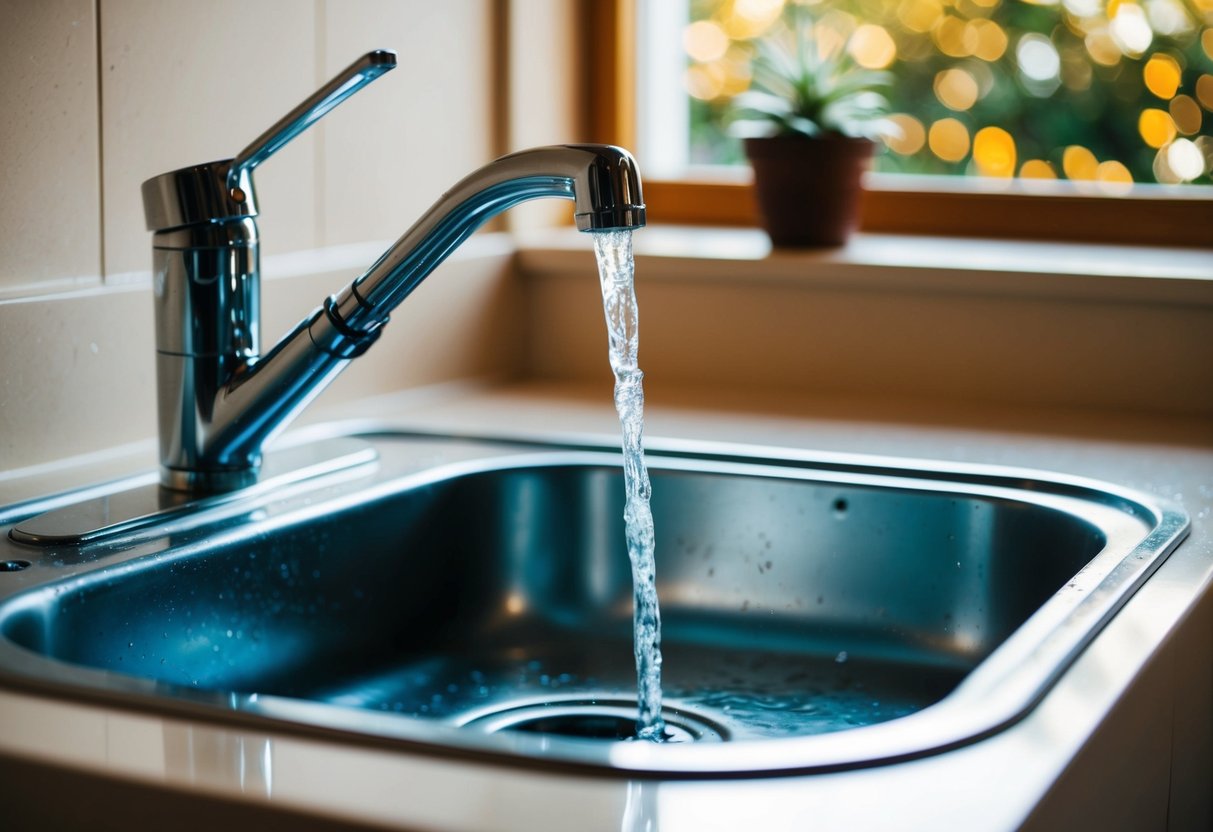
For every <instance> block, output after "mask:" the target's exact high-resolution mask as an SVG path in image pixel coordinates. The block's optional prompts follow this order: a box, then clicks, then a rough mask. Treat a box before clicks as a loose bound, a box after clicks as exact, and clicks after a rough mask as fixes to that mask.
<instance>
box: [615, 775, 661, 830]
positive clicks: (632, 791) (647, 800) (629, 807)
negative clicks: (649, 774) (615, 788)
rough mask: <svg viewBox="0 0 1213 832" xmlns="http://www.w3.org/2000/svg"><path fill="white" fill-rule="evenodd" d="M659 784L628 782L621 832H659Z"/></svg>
mask: <svg viewBox="0 0 1213 832" xmlns="http://www.w3.org/2000/svg"><path fill="white" fill-rule="evenodd" d="M657 830H658V826H657V783H645V782H643V781H641V780H629V781H628V796H627V803H625V804H624V807H623V821H622V822H621V823H620V824H619V832H657Z"/></svg>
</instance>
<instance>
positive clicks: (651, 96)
mask: <svg viewBox="0 0 1213 832" xmlns="http://www.w3.org/2000/svg"><path fill="white" fill-rule="evenodd" d="M793 6H795V7H796V8H793ZM638 8H639V19H638V22H639V26H638V31H639V41H638V52H639V55H638V60H639V62H640V72H639V73H638V78H639V79H640V81H639V83H638V88H637V101H638V107H639V113H640V119H639V125H638V126H639V143H640V148H641V151H642V152H643V153H644V154H645V159H646V164H647V165H648V166H649V167H650V168H651V169H652V170H653V172H654V173H655V174H656V175H657V176H662V177H673V178H676V177H682V176H686V174H687V170H688V168H693V167H695V166H704V165H706V166H720V165H730V164H739V163H741V162H743V161H744V157H743V154H742V151H741V147H740V141H739V140H738V139H737V138H736V137H735V136H733V135H731V134H730V132H731V131H730V108H729V102H730V100H731V99H732V98H733V97H734V96H736V95H737V94H738V93H741V92H744V91H746V90H747V89H749V88H750V86H751V83H752V77H751V76H752V66H753V63H752V59H753V57H754V55H755V52H756V49H757V48H758V47H757V44H758V42H759V41H760V40H761V39H763V38H769V37H772V36H774V35H777V34H778V33H779V32H780V31H781V27H784V30H785V31H786V27H787V26H788V25H789V21H790V19H793V18H794V19H796V20H799V21H800V22H801V23H802V24H805V25H807V26H808V27H809V31H810V32H811V34H812V35H813V37H814V40H815V43H816V46H815V48H816V49H817V50H818V52H819V53H821V54H825V55H831V54H832V55H835V56H838V57H840V58H843V59H845V60H847V61H849V62H852V63H853V64H855V65H858V67H860V68H867V69H871V70H880V71H884V72H887V73H888V74H889V76H890V83H889V84H888V85H887V86H886V87H885V88H884V94H885V96H886V98H887V99H888V102H889V112H890V119H889V120H890V122H891V123H892V125H894V127H893V129H892V130H891V131H890V135H889V137H888V138H887V139H886V144H887V146H888V148H887V150H886V152H883V153H881V154H879V156H878V159H877V161H876V168H877V170H882V171H888V172H896V173H911V174H969V175H979V176H986V177H1019V178H1021V179H1025V180H1033V181H1035V180H1041V179H1061V180H1073V181H1076V182H1078V183H1079V184H1080V186H1081V187H1083V188H1086V189H1089V190H1091V191H1093V192H1098V193H1109V194H1115V193H1118V192H1120V191H1123V190H1126V189H1127V188H1128V187H1129V186H1130V183H1163V184H1181V183H1197V184H1209V182H1210V173H1209V172H1210V170H1211V169H1213V0H1032V2H1028V0H816V1H815V2H813V1H812V0H641V1H640V3H639V7H638ZM806 20H807V24H806ZM1026 184H1029V183H1025V185H1026Z"/></svg>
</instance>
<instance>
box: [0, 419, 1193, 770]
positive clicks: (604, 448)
mask: <svg viewBox="0 0 1213 832" xmlns="http://www.w3.org/2000/svg"><path fill="white" fill-rule="evenodd" d="M356 433H357V435H362V436H365V437H368V438H381V439H385V440H390V441H396V440H405V441H407V440H410V439H424V440H427V441H428V440H434V439H440V440H449V441H452V442H472V443H480V442H484V443H489V444H487V445H486V449H488V450H494V451H497V452H498V453H497V454H496V455H495V456H494V455H489V456H486V457H482V458H479V459H477V460H474V461H471V462H468V461H463V462H452V463H449V464H447V465H439V466H437V467H427V468H422V469H419V472H415V473H416V474H417V475H418V476H422V477H425V476H429V477H431V478H434V479H446V478H448V477H452V476H458V475H460V474H468V473H474V472H480V471H492V470H498V469H506V468H526V467H534V466H538V465H540V464H570V461H571V462H572V463H573V464H594V465H598V464H601V463H602V462H604V461H609V462H610V463H612V464H614V465H615V466H617V465H618V459H619V454H618V451H617V450H613V449H612V446H611V445H610V444H609V443H608V442H606V441H574V442H567V441H556V442H552V441H544V440H535V439H530V438H523V439H518V438H510V437H466V436H451V435H449V434H436V433H418V432H405V431H396V430H390V431H385V430H382V429H364V430H361V431H357V432H356ZM344 435H354V432H351V431H346V432H345V433H344ZM647 451H648V454H649V457H650V464H651V465H652V466H653V467H654V468H664V469H674V470H691V471H695V470H708V471H712V472H720V471H721V470H722V466H723V468H724V469H727V471H728V472H730V473H742V474H750V475H765V476H774V477H778V478H781V479H788V478H793V479H806V480H813V481H827V482H828V481H842V482H846V483H850V484H855V483H856V482H857V481H863V482H865V483H871V484H876V485H896V486H900V487H910V488H912V489H913V490H927V491H943V492H947V493H960V494H965V495H966V496H967V495H972V494H977V495H985V496H998V497H1000V498H1006V497H1012V498H1013V499H1015V500H1017V501H1021V502H1028V503H1033V504H1037V505H1046V506H1049V507H1051V508H1061V509H1062V510H1067V511H1069V513H1076V512H1074V511H1070V509H1069V508H1067V507H1070V508H1073V507H1075V506H1077V505H1079V504H1081V505H1084V506H1086V505H1088V504H1092V505H1095V506H1098V507H1099V511H1100V512H1104V513H1109V514H1108V516H1110V517H1118V516H1123V517H1125V518H1130V519H1133V520H1134V521H1135V522H1136V523H1137V524H1138V525H1140V526H1141V527H1142V528H1143V530H1144V532H1145V533H1144V535H1143V536H1142V538H1141V539H1140V540H1139V541H1137V542H1135V543H1133V545H1131V546H1130V545H1128V544H1127V543H1125V542H1124V541H1120V544H1119V546H1117V545H1116V541H1114V539H1113V537H1114V536H1109V541H1108V544H1107V545H1106V546H1105V547H1104V549H1103V550H1102V551H1101V552H1099V553H1098V554H1097V555H1096V556H1095V557H1094V558H1092V560H1091V561H1090V562H1089V563H1088V565H1087V566H1086V567H1084V568H1083V569H1082V570H1081V571H1080V572H1079V573H1078V574H1077V575H1075V576H1074V577H1073V578H1072V579H1071V581H1070V582H1068V583H1067V585H1066V586H1064V587H1063V588H1062V589H1061V590H1059V591H1058V592H1057V593H1055V594H1054V595H1053V596H1052V597H1050V598H1049V600H1048V601H1047V602H1046V603H1045V604H1044V605H1042V606H1041V607H1040V608H1039V609H1037V610H1036V611H1035V612H1033V613H1032V614H1031V616H1029V618H1028V619H1027V621H1025V622H1024V623H1023V625H1021V626H1020V627H1018V628H1017V629H1016V630H1015V631H1014V632H1013V633H1012V634H1011V635H1010V636H1009V637H1008V638H1007V639H1006V640H1004V641H1003V642H1002V643H1000V644H998V645H997V647H996V648H995V649H994V651H993V652H992V653H991V654H990V655H989V656H987V657H986V658H985V659H984V660H982V661H981V662H980V663H979V664H978V665H977V667H976V668H974V670H973V671H972V672H971V673H970V674H969V676H967V677H966V678H965V679H964V680H963V681H962V682H961V684H960V685H959V686H958V687H957V688H956V689H954V690H953V691H952V692H951V693H949V694H948V695H947V696H946V697H944V699H943V700H941V701H940V702H938V703H936V704H935V705H931V706H928V707H927V708H924V709H922V710H920V711H918V712H916V713H914V714H911V715H908V716H905V717H901V718H898V719H895V720H892V721H890V722H884V723H879V724H875V725H869V726H864V727H858V728H852V729H848V730H845V731H841V732H837V733H832V734H822V735H816V736H808V737H796V738H785V739H770V740H762V741H752V740H751V741H747V740H740V741H730V742H728V743H722V744H712V745H708V744H703V745H684V746H677V745H653V744H650V743H638V742H602V741H587V740H579V739H575V738H569V737H546V736H535V735H528V734H524V733H519V732H508V733H499V734H484V733H475V732H470V731H467V730H465V729H461V728H456V727H449V726H446V725H441V724H437V723H433V722H426V721H422V720H415V719H410V718H408V717H401V716H398V715H394V714H379V713H376V712H372V711H364V710H356V709H352V708H344V707H341V706H336V705H330V704H326V703H319V702H310V701H306V700H296V699H288V698H285V697H277V696H266V695H258V694H230V693H216V692H210V691H197V690H191V689H188V688H178V687H177V686H174V685H169V684H167V683H163V682H156V681H154V680H151V679H146V678H142V677H134V676H122V675H120V674H116V673H110V672H107V671H103V670H96V669H92V668H87V667H83V666H77V665H72V664H69V663H66V662H61V661H58V660H54V659H50V658H47V657H45V656H41V655H38V654H36V653H33V652H32V651H27V650H25V649H24V648H21V647H18V646H17V645H15V644H13V643H12V642H10V641H9V640H8V639H0V679H3V680H4V682H5V683H12V684H14V685H16V686H18V687H23V688H33V689H35V690H38V691H39V692H44V693H51V694H53V695H56V696H63V697H67V698H71V699H80V698H84V699H94V700H95V699H97V698H100V699H102V700H103V701H105V702H107V703H109V704H121V705H123V706H124V707H133V708H135V709H138V710H146V709H148V708H149V707H150V708H151V709H152V710H156V711H161V712H164V711H168V712H170V713H178V714H183V715H189V716H191V717H202V718H206V719H210V720H217V721H219V722H224V723H231V722H232V721H236V722H240V723H249V722H251V724H254V725H257V726H259V727H261V728H262V729H264V728H266V726H267V724H272V725H273V726H274V727H277V728H287V729H289V730H296V731H304V732H306V733H315V732H320V733H322V734H325V735H329V736H332V735H334V734H335V735H339V736H341V737H343V738H346V739H351V738H353V739H357V740H359V741H362V742H370V743H374V744H381V743H384V742H386V743H389V744H392V745H398V744H399V743H405V744H407V745H409V746H417V747H423V748H425V749H426V750H428V751H429V752H432V753H439V754H442V753H454V754H458V755H460V756H466V755H468V754H472V755H475V756H478V757H486V756H487V757H488V758H506V759H509V760H511V761H513V762H519V761H522V762H524V763H530V764H537V765H557V766H560V767H567V766H568V765H570V764H573V765H577V766H580V767H589V768H591V769H595V770H598V771H604V772H608V773H609V772H614V773H617V774H625V775H635V774H637V773H649V774H660V775H662V776H672V777H676V776H690V777H697V776H724V775H728V776H746V775H758V774H769V773H773V772H783V773H791V772H808V771H828V770H839V769H848V768H855V767H865V766H872V765H880V764H885V763H889V762H895V761H898V760H902V759H909V758H913V757H919V756H924V755H927V754H933V753H937V752H939V751H942V750H946V749H947V748H952V747H956V746H959V745H963V744H967V743H970V742H973V741H976V740H979V739H981V738H982V737H984V736H988V735H990V734H993V733H996V732H998V731H1000V730H1002V729H1004V728H1006V727H1007V726H1009V725H1011V724H1013V723H1014V722H1016V721H1018V720H1019V719H1020V718H1022V717H1023V716H1024V715H1026V714H1027V713H1028V712H1029V711H1030V710H1031V708H1032V706H1033V705H1034V704H1035V703H1036V702H1037V701H1039V699H1040V698H1041V697H1042V696H1043V695H1044V694H1045V693H1047V691H1048V690H1049V688H1050V687H1051V686H1052V685H1053V683H1054V682H1056V680H1057V679H1058V678H1059V677H1060V676H1061V675H1062V674H1063V673H1064V672H1065V670H1066V668H1068V666H1069V665H1070V664H1071V663H1072V662H1073V660H1074V658H1075V657H1076V656H1077V655H1078V653H1079V652H1081V650H1082V649H1083V647H1085V646H1086V644H1087V643H1088V642H1089V641H1090V640H1091V639H1093V638H1094V637H1095V636H1096V635H1098V633H1099V632H1100V630H1101V629H1102V628H1103V626H1104V625H1105V624H1106V623H1107V621H1108V620H1110V619H1111V617H1112V616H1113V615H1115V613H1116V612H1117V610H1119V608H1120V606H1122V605H1123V604H1124V603H1125V602H1126V601H1127V600H1128V598H1129V597H1131V595H1132V594H1133V592H1135V591H1136V589H1137V588H1138V587H1140V585H1141V584H1142V583H1144V581H1145V580H1147V579H1148V578H1149V576H1150V575H1151V574H1152V573H1153V571H1154V569H1156V568H1157V567H1158V566H1159V565H1161V563H1162V562H1163V561H1164V560H1165V558H1166V556H1167V555H1169V554H1170V552H1171V551H1173V550H1174V548H1175V547H1176V546H1178V545H1179V543H1180V542H1182V540H1183V539H1184V537H1185V536H1186V534H1187V531H1188V527H1189V522H1188V517H1187V514H1186V513H1185V512H1184V511H1183V510H1182V508H1180V507H1179V506H1177V505H1175V504H1173V503H1170V502H1169V501H1166V500H1163V499H1158V498H1153V497H1149V496H1146V495H1142V494H1138V493H1136V492H1133V491H1131V490H1129V489H1124V488H1121V487H1119V486H1115V485H1111V484H1108V483H1102V482H1099V481H1096V480H1092V479H1086V478H1080V477H1071V476H1067V475H1062V474H1054V473H1050V472H1043V471H1036V470H1029V469H1020V468H1011V467H1004V466H993V465H980V464H972V463H963V464H962V463H946V462H935V461H925V460H908V459H894V458H888V457H874V456H864V455H858V454H838V453H819V452H814V451H801V450H793V449H783V448H771V447H764V446H753V445H744V446H743V445H733V444H724V443H709V442H698V441H685V440H660V441H650V442H649V443H647ZM857 477H858V480H857V479H856V478H857ZM385 481H386V482H387V483H397V484H398V483H399V481H400V476H399V475H393V476H389V477H387V478H386V480H385ZM368 488H369V489H370V491H373V490H374V488H375V487H374V486H370V487H368V486H365V485H361V486H359V485H354V484H350V486H349V489H350V490H351V492H352V493H353V494H364V493H370V492H369V491H368ZM94 490H95V489H94ZM1080 516H1081V514H1080ZM0 522H3V523H11V522H13V520H12V519H11V518H6V517H5V512H4V511H3V510H0ZM81 548H87V547H81ZM106 548H110V549H114V548H116V546H115V545H109V546H107V547H106ZM133 550H134V551H135V552H136V554H133V555H130V558H131V559H135V558H140V559H141V558H142V557H143V555H140V554H138V550H139V547H138V546H137V545H136V546H134V547H133ZM21 551H23V552H28V551H31V550H29V549H28V548H27V547H21ZM34 551H36V550H34ZM174 551H176V550H170V551H169V552H166V553H164V554H168V555H171V554H173V552H174ZM123 554H124V551H123V550H121V549H120V548H118V549H117V551H116V552H114V553H113V554H112V555H111V557H114V558H116V560H114V561H113V562H110V561H109V560H107V559H104V558H103V559H102V561H101V562H99V563H94V564H91V565H87V564H86V565H81V566H80V568H79V570H78V572H77V573H76V574H74V575H72V576H61V577H58V578H53V579H51V580H42V581H37V582H34V581H32V580H29V577H32V576H27V578H26V580H23V581H20V583H28V584H29V585H28V586H25V587H22V588H20V589H18V590H16V591H8V590H6V589H5V588H4V587H3V584H0V625H3V624H4V623H5V622H6V621H7V620H8V619H9V617H10V616H11V615H13V614H14V612H16V611H18V610H20V609H21V607H22V606H23V605H24V604H26V603H33V602H34V600H35V598H36V597H37V596H38V594H39V593H44V592H46V591H47V589H48V587H49V586H50V585H52V584H53V585H56V586H60V587H61V586H64V585H65V584H67V583H71V582H73V581H76V580H87V579H89V577H90V576H93V578H94V579H95V576H96V574H98V573H99V571H100V570H108V569H113V568H114V567H116V566H117V567H119V568H120V564H121V563H122V562H123V561H125V560H126V558H124V557H123V556H122V555H123ZM659 568H660V567H659ZM28 571H30V570H27V572H28ZM40 571H41V570H34V572H35V574H36V573H37V572H40ZM22 574H24V573H22ZM1042 647H1043V649H1042ZM14 653H20V654H22V655H20V656H16V657H14V655H13V654H14ZM14 659H15V660H14ZM1025 663H1027V664H1028V665H1029V667H1030V671H1031V672H1029V673H1025V672H1024V670H1023V667H1024V665H1025ZM14 665H15V667H14ZM1012 669H1015V670H1016V671H1017V672H1016V673H1014V674H1011V676H1012V683H1008V682H1007V676H1008V674H1009V672H1010V670H1012ZM840 738H842V741H841V742H840ZM839 745H842V746H844V749H841V750H840V749H839V747H838V746H839ZM842 750H845V752H846V753H842Z"/></svg>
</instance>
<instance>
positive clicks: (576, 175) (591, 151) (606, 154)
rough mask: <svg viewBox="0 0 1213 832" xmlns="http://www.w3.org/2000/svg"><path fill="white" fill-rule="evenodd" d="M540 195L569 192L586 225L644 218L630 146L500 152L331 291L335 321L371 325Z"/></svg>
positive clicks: (581, 225)
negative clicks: (463, 246) (475, 236)
mask: <svg viewBox="0 0 1213 832" xmlns="http://www.w3.org/2000/svg"><path fill="white" fill-rule="evenodd" d="M540 197H556V198H564V199H571V200H573V203H574V210H573V216H574V220H575V221H576V223H577V228H578V229H579V230H581V231H608V230H612V229H620V228H640V227H642V226H643V225H644V224H645V208H644V197H643V196H642V194H641V185H640V174H639V172H638V171H637V170H636V162H635V160H633V159H632V156H631V154H629V153H628V152H627V151H626V150H623V149H622V148H618V147H613V146H611V145H598V144H567V145H556V146H552V147H539V148H534V149H531V150H523V151H520V152H518V153H512V154H510V155H508V156H503V157H501V158H500V159H497V160H496V161H494V162H490V163H489V164H487V165H485V166H484V167H482V168H480V170H477V171H475V172H474V173H472V174H470V175H469V176H467V177H465V178H463V179H462V180H460V181H459V182H458V183H457V184H456V185H455V186H454V187H453V188H451V189H450V190H449V191H447V192H446V193H445V194H443V196H442V198H441V199H440V200H438V202H437V203H436V204H435V205H434V206H433V207H432V208H430V210H429V211H428V212H426V214H425V215H424V216H422V217H421V219H420V220H418V221H417V223H416V224H415V225H414V226H413V227H412V228H410V229H409V230H408V231H406V232H405V233H404V235H403V236H402V237H401V238H400V239H399V240H397V241H396V243H395V245H393V246H392V247H391V248H390V249H388V250H387V251H386V252H385V253H384V254H383V256H382V257H380V258H379V259H378V260H377V261H376V262H375V263H374V264H373V265H372V266H371V268H370V269H368V270H367V271H366V273H365V274H363V275H362V276H361V277H359V278H358V279H357V280H355V281H354V282H353V283H351V284H350V285H349V286H347V287H346V288H345V289H343V290H342V291H341V292H340V293H338V294H337V295H335V296H334V297H332V298H330V299H329V303H328V304H327V305H326V309H327V310H328V311H329V314H330V315H332V317H333V318H334V322H335V323H336V324H337V325H338V326H339V327H343V328H345V329H348V330H350V331H351V332H356V333H368V332H372V331H374V330H375V329H377V328H378V327H379V326H381V325H382V324H383V323H384V322H386V320H387V315H388V313H389V312H391V310H392V309H394V308H395V307H396V306H397V305H398V304H399V303H400V302H401V301H402V300H404V298H406V297H408V295H409V294H410V293H411V292H412V291H413V290H414V289H415V288H417V286H418V285H419V284H420V283H421V281H422V280H424V279H425V278H426V276H427V275H428V274H429V273H430V272H431V271H433V269H434V267H435V266H437V265H438V264H439V263H441V262H442V261H443V260H444V259H445V258H446V256H447V255H448V254H450V253H451V251H453V250H454V249H455V248H457V247H458V246H459V244H460V243H462V242H463V241H464V240H466V239H467V238H468V236H469V235H470V234H471V233H472V232H473V231H475V230H476V229H477V228H479V227H480V225H481V224H483V223H484V222H485V221H486V220H488V219H489V218H490V217H492V216H494V215H496V214H498V213H500V212H501V211H504V210H505V209H507V208H511V207H513V206H514V205H517V204H519V203H521V202H525V201H527V200H531V199H537V198H540Z"/></svg>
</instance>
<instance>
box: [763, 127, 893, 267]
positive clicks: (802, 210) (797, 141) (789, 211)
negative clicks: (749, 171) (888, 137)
mask: <svg viewBox="0 0 1213 832" xmlns="http://www.w3.org/2000/svg"><path fill="white" fill-rule="evenodd" d="M875 147H876V145H875V143H874V142H872V141H869V140H868V139H854V138H849V137H847V136H828V137H823V138H815V139H814V138H809V137H807V136H774V137H772V138H766V139H746V140H745V150H746V155H747V156H749V158H750V164H751V166H753V168H754V188H755V195H756V197H757V200H758V211H759V214H760V215H761V217H762V222H763V227H764V228H765V229H766V232H767V234H769V235H770V237H771V242H773V243H774V244H775V245H777V246H797V247H810V246H838V245H842V244H843V243H845V242H846V240H847V236H848V235H849V234H850V233H851V232H852V231H854V230H855V227H856V226H857V225H858V222H859V203H860V197H861V195H862V188H861V186H860V180H861V178H862V176H863V173H864V171H865V170H867V168H868V166H869V164H870V163H871V159H872V153H873V150H874V149H875Z"/></svg>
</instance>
